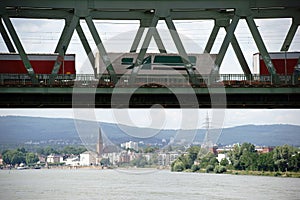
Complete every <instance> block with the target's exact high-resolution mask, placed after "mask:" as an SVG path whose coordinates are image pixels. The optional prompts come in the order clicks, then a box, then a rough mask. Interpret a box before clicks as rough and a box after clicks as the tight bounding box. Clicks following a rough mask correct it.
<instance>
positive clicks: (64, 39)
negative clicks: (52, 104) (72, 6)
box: [50, 15, 79, 83]
mask: <svg viewBox="0 0 300 200" xmlns="http://www.w3.org/2000/svg"><path fill="white" fill-rule="evenodd" d="M78 23H79V17H78V16H76V15H73V17H72V20H71V21H70V24H69V25H68V24H67V23H66V24H65V27H67V28H64V30H63V32H62V34H61V37H60V39H59V40H60V41H59V42H58V45H57V47H56V50H57V53H58V56H57V58H56V61H55V63H54V66H53V69H52V73H51V78H50V82H51V83H53V82H54V80H55V77H56V76H57V73H58V71H59V69H60V67H61V65H62V63H63V61H64V56H65V53H66V51H67V48H68V46H69V43H70V40H71V38H72V35H73V33H74V30H75V28H76V26H77V24H78Z"/></svg>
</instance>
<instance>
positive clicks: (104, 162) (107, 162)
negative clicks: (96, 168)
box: [100, 158, 110, 167]
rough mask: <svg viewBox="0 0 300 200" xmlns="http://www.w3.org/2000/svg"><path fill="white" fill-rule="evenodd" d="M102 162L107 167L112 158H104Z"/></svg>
mask: <svg viewBox="0 0 300 200" xmlns="http://www.w3.org/2000/svg"><path fill="white" fill-rule="evenodd" d="M100 164H101V165H102V166H105V167H107V166H109V165H110V160H109V158H102V159H101V161H100Z"/></svg>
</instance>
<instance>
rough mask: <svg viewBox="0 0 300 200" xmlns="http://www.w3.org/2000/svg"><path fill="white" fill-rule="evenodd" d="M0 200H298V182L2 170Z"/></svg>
mask: <svg viewBox="0 0 300 200" xmlns="http://www.w3.org/2000/svg"><path fill="white" fill-rule="evenodd" d="M0 199H1V200H14V199H22V200H27V199H28V200H32V199H37V200H46V199H47V200H55V199H59V200H62V199H67V200H69V199H71V200H77V199H82V200H87V199H105V200H109V199H118V200H119V199H122V200H123V199H124V200H126V199H128V200H134V199H138V200H144V199H151V200H152V199H153V200H154V199H155V200H156V199H164V200H176V199H185V200H190V199H197V200H198V199H251V200H252V199H289V200H290V199H300V179H297V178H279V177H262V176H242V175H226V174H222V175H219V174H198V173H174V172H169V171H153V170H151V171H147V170H146V171H144V170H124V171H117V170H96V169H77V170H74V169H72V170H66V169H64V170H59V169H50V170H49V169H41V170H1V171H0Z"/></svg>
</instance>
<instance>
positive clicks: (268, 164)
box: [257, 152, 275, 171]
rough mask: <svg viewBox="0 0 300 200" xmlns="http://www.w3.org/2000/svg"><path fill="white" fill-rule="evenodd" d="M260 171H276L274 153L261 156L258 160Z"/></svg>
mask: <svg viewBox="0 0 300 200" xmlns="http://www.w3.org/2000/svg"><path fill="white" fill-rule="evenodd" d="M257 170H258V171H274V170H275V164H274V160H273V152H269V153H263V154H259V155H258V158H257Z"/></svg>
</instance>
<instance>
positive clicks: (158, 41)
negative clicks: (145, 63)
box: [130, 20, 167, 53]
mask: <svg viewBox="0 0 300 200" xmlns="http://www.w3.org/2000/svg"><path fill="white" fill-rule="evenodd" d="M145 21H147V22H148V20H141V24H140V27H139V29H138V31H137V33H136V35H135V38H134V41H133V43H132V46H131V48H130V52H136V51H137V48H138V45H139V43H140V41H141V38H142V36H143V33H144V31H145V28H147V27H149V26H150V24H149V23H147V22H145ZM152 36H153V39H154V41H155V43H156V45H157V47H158V50H159V52H160V53H167V51H166V48H165V46H164V44H163V42H162V39H161V37H160V35H159V33H158V31H157V28H156V27H153V32H152Z"/></svg>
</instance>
